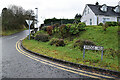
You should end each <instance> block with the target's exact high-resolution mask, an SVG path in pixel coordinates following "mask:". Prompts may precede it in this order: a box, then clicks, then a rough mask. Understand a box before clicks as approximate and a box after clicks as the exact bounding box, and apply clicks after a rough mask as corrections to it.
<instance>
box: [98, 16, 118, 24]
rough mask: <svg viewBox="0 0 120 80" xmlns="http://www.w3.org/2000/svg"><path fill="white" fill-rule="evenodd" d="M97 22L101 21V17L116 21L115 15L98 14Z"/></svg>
mask: <svg viewBox="0 0 120 80" xmlns="http://www.w3.org/2000/svg"><path fill="white" fill-rule="evenodd" d="M97 17H98V24H99V23H103V18H109V20H108V21H116V22H117V17H115V16H102V15H98V16H97Z"/></svg>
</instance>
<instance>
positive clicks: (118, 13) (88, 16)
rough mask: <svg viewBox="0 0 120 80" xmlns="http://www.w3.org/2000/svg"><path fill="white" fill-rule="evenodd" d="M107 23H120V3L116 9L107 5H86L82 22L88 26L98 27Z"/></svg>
mask: <svg viewBox="0 0 120 80" xmlns="http://www.w3.org/2000/svg"><path fill="white" fill-rule="evenodd" d="M106 21H115V22H117V21H119V22H120V2H119V4H118V5H117V6H115V7H113V6H107V5H106V4H103V5H99V3H96V4H95V5H93V4H86V6H85V9H84V11H83V14H82V17H81V22H85V23H86V25H98V24H99V23H105V22H106Z"/></svg>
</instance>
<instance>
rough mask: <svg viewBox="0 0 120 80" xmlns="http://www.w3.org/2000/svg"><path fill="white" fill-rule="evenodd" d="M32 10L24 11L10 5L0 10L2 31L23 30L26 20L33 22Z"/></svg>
mask: <svg viewBox="0 0 120 80" xmlns="http://www.w3.org/2000/svg"><path fill="white" fill-rule="evenodd" d="M33 14H34V12H33V11H32V10H27V11H26V10H24V9H23V8H22V7H20V6H16V5H10V6H9V7H8V8H3V10H2V30H14V29H23V28H24V27H23V25H26V22H25V20H26V19H32V20H34V16H33Z"/></svg>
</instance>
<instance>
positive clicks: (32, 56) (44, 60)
mask: <svg viewBox="0 0 120 80" xmlns="http://www.w3.org/2000/svg"><path fill="white" fill-rule="evenodd" d="M18 44H19V45H20V43H18ZM19 45H18V47H19V49H20V46H19ZM20 50H21V49H20ZM21 51H22V52H23V53H25V54H27V55H30V54H29V53H26V52H24V51H23V50H21ZM30 56H32V57H34V58H37V59H40V58H38V57H35V56H33V55H30ZM40 60H42V61H45V62H48V63H50V64H54V65H57V66H60V67H64V68H68V69H72V70H75V71H80V72H83V73H88V74H92V75H97V76H101V77H103V76H104V77H106V78H113V77H110V76H105V75H101V74H96V73H91V72H87V71H83V70H78V69H75V68H71V67H67V66H64V65H60V64H57V63H54V62H50V61H48V60H44V59H40Z"/></svg>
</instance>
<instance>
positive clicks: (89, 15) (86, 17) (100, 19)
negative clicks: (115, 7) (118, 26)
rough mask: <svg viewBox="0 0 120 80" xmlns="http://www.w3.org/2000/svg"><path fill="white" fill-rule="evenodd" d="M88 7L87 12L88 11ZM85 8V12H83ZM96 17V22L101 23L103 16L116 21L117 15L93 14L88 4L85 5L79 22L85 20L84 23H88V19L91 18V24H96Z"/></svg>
mask: <svg viewBox="0 0 120 80" xmlns="http://www.w3.org/2000/svg"><path fill="white" fill-rule="evenodd" d="M88 9H89V13H88ZM85 10H86V14H85ZM97 17H98V24H99V23H103V18H109V21H116V22H117V17H115V16H102V15H97V16H96V15H95V14H94V13H93V11H92V10H91V9H90V8H89V6H87V5H86V7H85V9H84V12H83V15H82V17H81V22H85V23H86V25H90V19H92V25H97Z"/></svg>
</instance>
